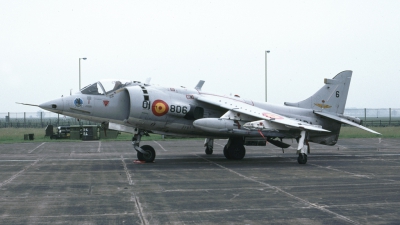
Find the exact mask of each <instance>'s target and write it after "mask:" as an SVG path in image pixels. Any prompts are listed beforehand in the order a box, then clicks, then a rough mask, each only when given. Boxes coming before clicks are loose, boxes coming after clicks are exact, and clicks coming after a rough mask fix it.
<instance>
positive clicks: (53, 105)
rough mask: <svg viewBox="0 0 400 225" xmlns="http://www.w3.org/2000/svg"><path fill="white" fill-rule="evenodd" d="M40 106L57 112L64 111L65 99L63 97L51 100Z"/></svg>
mask: <svg viewBox="0 0 400 225" xmlns="http://www.w3.org/2000/svg"><path fill="white" fill-rule="evenodd" d="M39 107H40V108H42V109H44V110H47V111H51V112H55V113H62V111H63V110H64V101H63V99H62V98H59V99H55V100H51V101H48V102H45V103H42V104H40V105H39Z"/></svg>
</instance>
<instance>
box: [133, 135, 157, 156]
mask: <svg viewBox="0 0 400 225" xmlns="http://www.w3.org/2000/svg"><path fill="white" fill-rule="evenodd" d="M143 135H147V136H148V134H147V132H145V131H143V130H138V131H137V133H136V134H135V135H134V136H133V138H132V145H133V148H134V149H135V150H136V151H137V158H138V160H140V161H145V162H153V161H154V159H155V158H156V151H154V148H153V147H151V146H150V145H143V146H141V147H139V144H140V140H141V139H142V136H143Z"/></svg>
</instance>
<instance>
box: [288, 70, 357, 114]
mask: <svg viewBox="0 0 400 225" xmlns="http://www.w3.org/2000/svg"><path fill="white" fill-rule="evenodd" d="M352 73H353V72H352V71H350V70H346V71H343V72H341V73H339V74H338V75H336V76H335V77H334V78H333V79H327V78H325V85H324V86H323V87H322V88H321V89H319V91H317V92H316V93H315V94H314V95H312V96H311V97H309V98H307V99H306V100H303V101H301V102H297V103H288V102H285V105H287V106H294V107H299V108H305V109H313V110H314V111H317V112H318V111H319V112H329V113H333V114H343V112H344V107H345V105H346V100H347V94H348V92H349V87H350V81H351V75H352Z"/></svg>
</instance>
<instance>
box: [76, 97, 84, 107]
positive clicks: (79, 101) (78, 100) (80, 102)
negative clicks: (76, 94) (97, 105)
mask: <svg viewBox="0 0 400 225" xmlns="http://www.w3.org/2000/svg"><path fill="white" fill-rule="evenodd" d="M74 105H75V106H76V107H81V106H82V105H83V100H82V99H80V98H75V100H74Z"/></svg>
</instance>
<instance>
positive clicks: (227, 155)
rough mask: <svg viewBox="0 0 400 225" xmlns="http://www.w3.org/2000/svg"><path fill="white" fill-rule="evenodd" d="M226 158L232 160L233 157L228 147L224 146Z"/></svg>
mask: <svg viewBox="0 0 400 225" xmlns="http://www.w3.org/2000/svg"><path fill="white" fill-rule="evenodd" d="M224 156H225V158H226V159H232V158H231V156H230V155H229V152H228V148H227V147H226V145H225V146H224Z"/></svg>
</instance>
